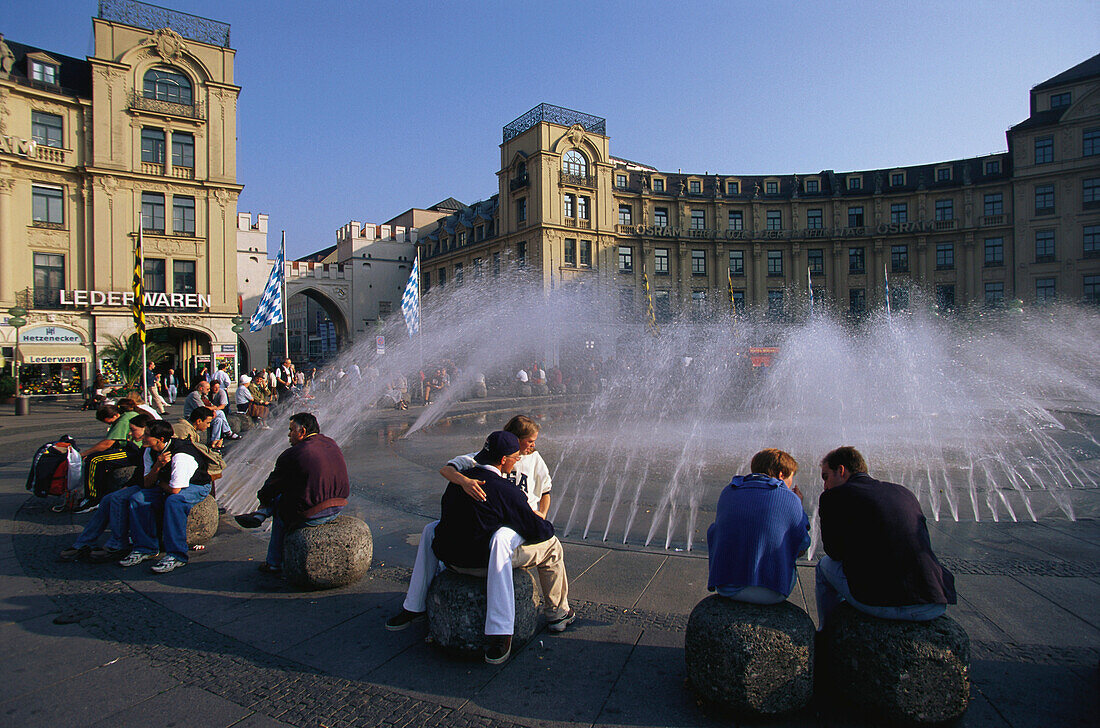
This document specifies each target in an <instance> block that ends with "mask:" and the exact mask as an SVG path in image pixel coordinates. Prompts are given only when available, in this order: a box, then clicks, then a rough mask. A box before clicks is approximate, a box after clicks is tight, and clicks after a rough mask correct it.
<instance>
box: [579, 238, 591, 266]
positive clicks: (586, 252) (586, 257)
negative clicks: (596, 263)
mask: <svg viewBox="0 0 1100 728" xmlns="http://www.w3.org/2000/svg"><path fill="white" fill-rule="evenodd" d="M581 267H582V268H591V267H592V241H591V240H582V241H581Z"/></svg>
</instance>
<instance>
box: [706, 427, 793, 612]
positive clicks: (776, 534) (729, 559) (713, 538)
mask: <svg viewBox="0 0 1100 728" xmlns="http://www.w3.org/2000/svg"><path fill="white" fill-rule="evenodd" d="M749 468H750V470H752V473H751V474H749V475H738V476H735V477H734V478H733V480H731V481H730V484H729V485H728V486H726V487H725V488H724V489H723V490H722V494H721V495H720V496H719V497H718V510H717V512H716V513H715V516H714V523H713V524H711V526H710V528H709V529H707V548H708V550H709V554H710V578H709V579H708V581H707V589H709V590H711V591H717V592H718V593H719V594H720V595H722V596H724V597H729V598H730V599H735V600H737V601H739V602H749V603H751V604H779V603H781V602H783V601H786V599H787V597H788V596H789V595H790V593H791V590H792V589H793V588H794V584H795V579H796V578H797V573H796V571H795V559H796V558H798V555H799V554H800V553H802V552H804V551H805V550H806V549H807V548H809V546H810V534H809V527H810V521H809V519H808V518H807V517H806V511H805V510H803V508H802V499H801V494H800V493H799V492H798V489H797V488H796V487H795V486H794V474H795V473H797V472H798V463H797V462H796V461H795V459H794V458H793V457H791V456H790V455H789V454H788V453H785V452H783V451H782V450H777V449H775V448H769V449H767V450H761V451H760V452H758V453H756V454H755V455H753V457H752V461H751V462H750V464H749Z"/></svg>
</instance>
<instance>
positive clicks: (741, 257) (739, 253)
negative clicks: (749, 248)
mask: <svg viewBox="0 0 1100 728" xmlns="http://www.w3.org/2000/svg"><path fill="white" fill-rule="evenodd" d="M730 275H731V276H743V275H745V251H743V250H731V251H730Z"/></svg>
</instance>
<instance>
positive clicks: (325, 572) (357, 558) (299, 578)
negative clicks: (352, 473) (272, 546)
mask: <svg viewBox="0 0 1100 728" xmlns="http://www.w3.org/2000/svg"><path fill="white" fill-rule="evenodd" d="M373 555H374V540H373V538H372V537H371V532H370V527H369V526H367V524H366V523H364V522H363V521H361V520H359V519H358V518H355V517H353V516H337V517H336V518H334V519H333V520H331V521H329V522H328V523H325V524H322V525H320V526H309V527H307V528H298V529H295V530H294V531H291V532H290V533H289V534H287V536H286V539H285V540H284V542H283V558H284V561H283V573H285V574H286V577H287V579H289V580H290V582H291V583H292V584H294V585H295V586H298V587H300V588H303V589H334V588H336V587H340V586H346V585H348V584H354V583H355V582H357V581H359V580H360V579H362V578H363V575H364V574H366V573H367V569H369V568H370V563H371V558H372V557H373Z"/></svg>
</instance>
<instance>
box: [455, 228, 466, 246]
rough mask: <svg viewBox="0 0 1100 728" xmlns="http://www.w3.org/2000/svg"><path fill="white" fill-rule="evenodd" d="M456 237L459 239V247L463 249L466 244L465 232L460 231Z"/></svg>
mask: <svg viewBox="0 0 1100 728" xmlns="http://www.w3.org/2000/svg"><path fill="white" fill-rule="evenodd" d="M455 237H456V238H457V239H458V247H460V248H461V247H462V246H463V245H465V244H466V233H465V232H463V231H459V233H458V234H457V235H456V236H455Z"/></svg>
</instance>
